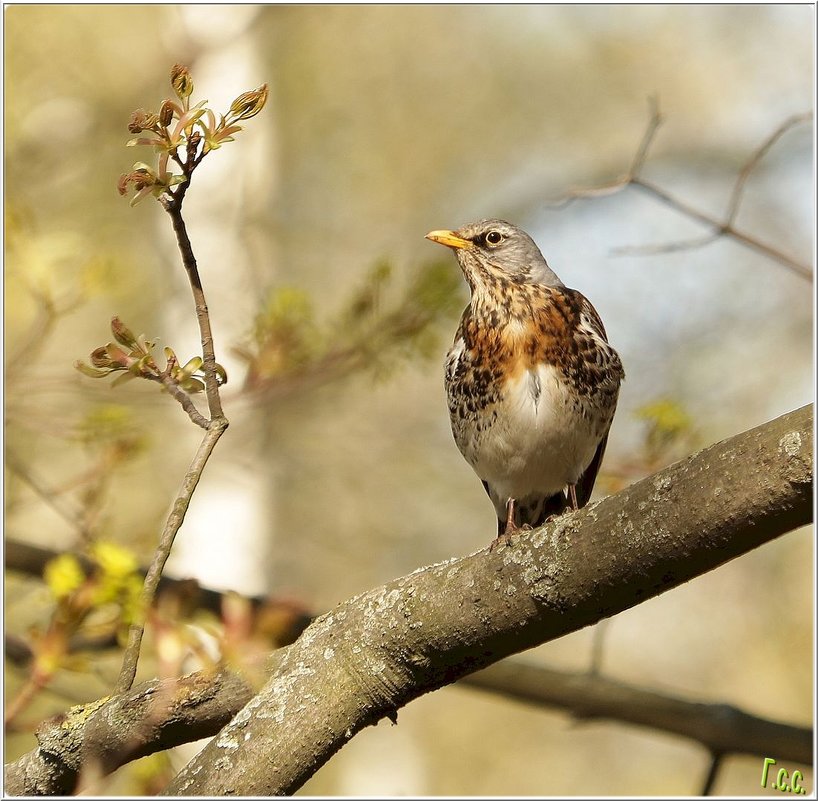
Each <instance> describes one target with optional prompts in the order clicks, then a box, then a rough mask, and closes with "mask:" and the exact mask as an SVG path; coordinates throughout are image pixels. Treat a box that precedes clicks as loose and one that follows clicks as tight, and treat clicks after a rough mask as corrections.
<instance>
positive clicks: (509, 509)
mask: <svg viewBox="0 0 818 801" xmlns="http://www.w3.org/2000/svg"><path fill="white" fill-rule="evenodd" d="M515 503H516V502H515V500H514V498H509V499H508V500H507V501H506V527H505V530H504V531H500V532H499V533H498V534H497V536H496V537H495V538H494V540H492V543H491V545H489V551H490V552H491V551H494V550H495V549H496V548H499V547H500V545H508V544H509V539H510V538H511V535H512V534H514V533H515V532H517V531H519V530H520V527H519V526H518V525H517V524H516V523H515V522H514V506H515ZM501 525H502V523H501Z"/></svg>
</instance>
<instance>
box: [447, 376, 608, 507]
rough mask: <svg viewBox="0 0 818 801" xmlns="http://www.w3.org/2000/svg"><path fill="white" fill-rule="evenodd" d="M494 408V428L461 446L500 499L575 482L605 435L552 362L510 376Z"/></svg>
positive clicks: (557, 488)
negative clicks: (568, 387)
mask: <svg viewBox="0 0 818 801" xmlns="http://www.w3.org/2000/svg"><path fill="white" fill-rule="evenodd" d="M585 403H586V404H587V403H588V399H587V398H586V399H585ZM495 410H496V415H493V418H494V419H493V422H492V424H491V425H490V426H487V427H486V428H484V429H483V430H482V431H473V432H472V434H473V436H467V437H466V438H465V441H463V442H459V443H458V445H460V447H461V451H462V452H463V455H464V456H465V458H466V459H467V461H468V462H469V463H470V464H471V465H472V467H473V468H474V470H475V472H476V473H477V475H478V476H479V477H480V478H481V479H482V480H484V481H488V483H489V484H490V485H491V486H492V487H493V489H494V490H495V491H496V492H497V494H498V495H499V496H500V498H525V497H527V496H529V495H534V494H541V495H552V494H554V493H556V492H559V491H561V490H564V489H565V487H566V486H567V485H568V484H574V483H576V482H577V480H578V479H579V477H580V476H581V475H582V473H583V472H584V471H585V469H586V468H587V467H588V465H589V464H590V462H591V460H592V459H593V456H594V453H595V451H596V448H597V446H598V445H599V442H600V439H601V431H600V426H599V420H598V418H597V415H596V414H591V415H589V414H587V412H590V411H591V408H588V406H585V408H583V403H582V402H581V401H580V400H578V398H577V396H576V394H574V393H571V392H570V391H569V390H568V389H567V388H566V386H565V384H564V382H563V381H561V380H560V379H559V377H558V373H557V370H556V368H554V367H552V366H550V365H540V366H539V367H537V368H534V369H531V370H527V371H525V372H523V373H522V374H521V375H520V376H519V377H517V378H515V379H512V380H510V381H509V382H508V383H507V384H506V385H505V387H504V393H503V398H502V400H500V401H499V402H498V403H497V405H496V406H495ZM593 411H594V412H597V410H596V409H594V410H593ZM597 413H598V412H597ZM589 418H590V419H589ZM595 418H597V419H596V425H594V423H593V422H592V421H593V420H594V419H595ZM604 430H605V428H602V431H604Z"/></svg>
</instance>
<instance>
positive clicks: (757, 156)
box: [724, 111, 812, 226]
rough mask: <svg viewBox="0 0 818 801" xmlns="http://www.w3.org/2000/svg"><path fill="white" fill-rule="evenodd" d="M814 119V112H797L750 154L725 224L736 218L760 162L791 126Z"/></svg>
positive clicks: (739, 177) (737, 181)
mask: <svg viewBox="0 0 818 801" xmlns="http://www.w3.org/2000/svg"><path fill="white" fill-rule="evenodd" d="M811 119H812V112H811V111H810V112H807V113H806V114H795V115H793V116H792V117H790V118H789V119H787V120H784V122H782V123H781V125H779V126H778V128H776V129H775V130H774V131H773V132H772V134H770V136H769V137H768V138H767V139H766V141H764V142H763V143H762V145H761V147H759V148H758V150H756V152H755V153H753V155H752V156H750V158H749V160H748V161H747V163H746V164H745V165H744V166H743V167H742V168H741V172H740V173H739V175H738V178H737V179H736V185H735V186H734V187H733V194H732V195H731V197H730V203H729V205H728V206H727V217H726V218H725V221H724V224H725V225H730V226H731V225H732V224H733V222H734V221H735V219H736V215H737V214H738V210H739V206H740V205H741V200H742V195H743V194H744V186H745V184H746V183H747V179H748V178H749V177H750V174H751V173H752V172H753V170H754V169H755V168H756V167H757V166H758V163H759V162H760V161H761V159H763V158H764V156H766V155H767V153H768V152H769V151H770V149H771V148H772V146H773V145H774V144H775V143H776V142H777V141H778V140H779V139H780V138H781V137H782V136H783V135H784V134H785V133H787V131H789V130H790V129H791V128H794V127H795V126H796V125H801V124H802V123H804V122H809V121H810V120H811Z"/></svg>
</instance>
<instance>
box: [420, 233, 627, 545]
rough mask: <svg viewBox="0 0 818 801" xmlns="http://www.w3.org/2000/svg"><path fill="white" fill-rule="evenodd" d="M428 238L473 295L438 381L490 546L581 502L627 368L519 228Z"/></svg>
mask: <svg viewBox="0 0 818 801" xmlns="http://www.w3.org/2000/svg"><path fill="white" fill-rule="evenodd" d="M426 238H427V239H429V240H431V241H432V242H436V243H438V244H441V245H445V246H446V247H448V248H451V249H452V250H453V251H454V253H455V255H456V257H457V261H458V263H459V265H460V269H461V271H462V272H463V276H464V277H465V279H466V283H467V284H468V286H469V289H470V293H471V298H470V301H469V304H468V305H467V306H466V308H465V309H464V311H463V314H462V316H461V319H460V324H459V326H458V328H457V331H456V333H455V336H454V341H453V343H452V347H451V349H450V350H449V352H448V354H447V356H446V362H445V386H446V396H447V401H448V407H449V417H450V421H451V427H452V434H453V435H454V440H455V443H456V444H457V447H458V448H459V450H460V452H461V454H462V455H463V457H464V458H465V460H466V461H467V462H468V463H469V464H470V465H471V467H472V469H473V470H474V472H475V473H476V474H477V476H478V478H479V479H480V480H481V481H482V483H483V487H484V488H485V490H486V492H487V493H488V496H489V498H490V499H491V501H492V503H493V504H494V509H495V511H496V513H497V539H495V540H494V541H493V542H492V545H491V550H494V548H495V547H497V546H498V545H499V544H502V543H505V544H510V537H511V535H512V534H515V533H516V532H517V531H519V530H520V529H529V528H536V527H537V526H540V525H542V524H543V523H544V522H546V521H547V520H549V519H551V518H552V517H554V516H556V515H560V514H563V513H564V512H566V511H570V510H576V509H580V508H582V507H583V506H585V505H586V504H587V503H588V501H589V499H590V497H591V492H592V491H593V487H594V482H595V481H596V477H597V474H598V472H599V467H600V464H601V463H602V458H603V456H604V455H605V447H606V444H607V441H608V432H609V430H610V427H611V422H612V421H613V417H614V412H615V411H616V404H617V400H618V397H619V387H620V383H621V381H622V380H623V379H624V377H625V372H624V370H623V367H622V362H621V360H620V358H619V355H618V354H617V352H616V351H615V350H614V349H613V348H612V347H611V345H610V344H609V343H608V338H607V335H606V333H605V327H604V326H603V324H602V320H601V319H600V317H599V315H598V314H597V312H596V309H594V307H593V306H592V305H591V302H590V301H589V300H588V299H587V298H586V297H585V296H584V295H583V294H582V293H580V292H579V291H577V290H576V289H570V288H569V287H567V286H565V284H563V282H562V281H561V280H560V279H559V277H558V276H557V275H556V273H555V272H554V271H553V270H552V269H551V268H550V267H549V266H548V263H547V262H546V260H545V258H544V257H543V255H542V253H541V251H540V249H539V248H538V247H537V245H536V243H535V242H534V240H533V239H532V238H531V237H530V236H529V235H528V234H527V233H525V231H523V230H522V229H520V228H518V227H517V226H516V225H513V224H512V223H509V222H506V221H505V220H498V219H487V220H480V221H479V222H474V223H470V224H468V225H464V226H462V227H461V228H459V229H458V230H454V231H452V230H437V231H430V232H429V233H428V234H426Z"/></svg>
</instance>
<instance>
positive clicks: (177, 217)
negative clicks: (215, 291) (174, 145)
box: [163, 175, 224, 420]
mask: <svg viewBox="0 0 818 801" xmlns="http://www.w3.org/2000/svg"><path fill="white" fill-rule="evenodd" d="M189 185H190V176H189V175H188V180H187V181H185V183H183V184H181V185H180V186H179V189H178V190H177V192H176V194H175V195H174V196H173V198H172V199H171V200H169V201H167V202H165V203H164V204H163V205H164V206H165V210H166V211H167V212H168V214H169V215H170V219H171V222H172V223H173V231H174V233H175V234H176V241H177V243H178V245H179V252H180V253H181V254H182V263H183V264H184V266H185V271H186V272H187V277H188V279H189V281H190V288H191V291H192V292H193V301H194V303H195V306H196V319H197V320H198V322H199V333H200V335H201V340H202V368H203V370H204V375H205V392H206V394H207V405H208V408H209V410H210V418H211V420H216V419H217V418H223V417H224V412H223V411H222V403H221V398H220V397H219V380H218V377H217V375H216V351H215V348H214V346H213V332H212V331H211V328H210V315H209V313H208V310H207V301H206V300H205V295H204V290H203V289H202V280H201V278H200V277H199V268H198V266H197V264H196V257H195V256H194V255H193V247H192V245H191V244H190V237H189V236H188V234H187V227H186V226H185V221H184V218H183V217H182V201H183V199H184V196H185V192H186V191H187V188H188V186H189Z"/></svg>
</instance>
